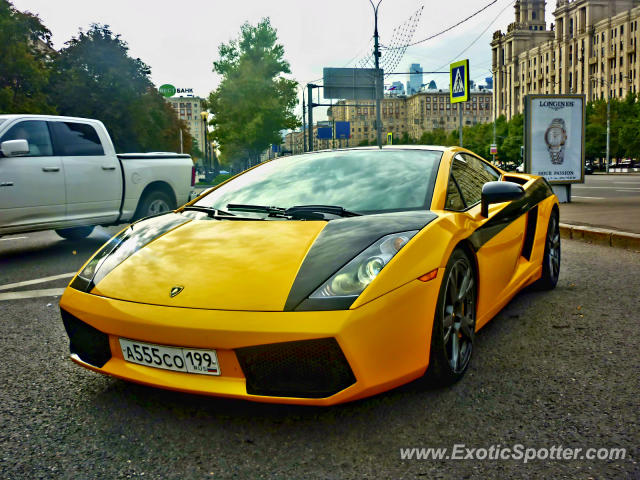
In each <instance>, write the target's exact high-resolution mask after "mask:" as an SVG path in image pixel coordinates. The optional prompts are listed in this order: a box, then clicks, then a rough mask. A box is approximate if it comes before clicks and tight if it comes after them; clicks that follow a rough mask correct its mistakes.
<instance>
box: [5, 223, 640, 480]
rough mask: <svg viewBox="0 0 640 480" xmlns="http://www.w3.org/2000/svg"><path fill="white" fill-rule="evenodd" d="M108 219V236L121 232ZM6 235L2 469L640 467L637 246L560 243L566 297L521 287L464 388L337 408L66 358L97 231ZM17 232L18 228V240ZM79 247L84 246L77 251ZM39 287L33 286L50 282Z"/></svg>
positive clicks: (293, 474) (582, 470)
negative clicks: (201, 389)
mask: <svg viewBox="0 0 640 480" xmlns="http://www.w3.org/2000/svg"><path fill="white" fill-rule="evenodd" d="M110 231H111V230H110ZM17 237H18V236H14V237H4V239H3V241H2V242H0V311H1V312H2V314H1V315H0V351H1V352H2V362H0V385H1V387H0V419H1V422H2V428H1V429H0V478H2V479H36V478H73V479H76V478H83V479H92V478H98V479H115V478H158V479H166V478H239V479H244V478H282V479H287V478H305V479H306V478H314V479H315V478H323V479H341V478H353V479H363V478H366V479H377V478H395V479H400V478H407V479H409V478H446V479H448V478H457V479H459V478H483V479H484V478H554V479H563V478H566V479H574V478H584V479H587V478H607V479H616V478H621V479H622V478H640V463H639V462H640V449H639V445H640V408H639V407H640V400H639V395H638V394H639V393H640V392H639V390H640V382H639V375H638V374H639V373H640V335H639V334H640V331H639V330H640V322H639V321H638V320H639V319H638V311H639V308H640V280H639V277H638V272H640V254H638V253H635V252H630V251H624V250H619V249H614V248H610V247H599V246H594V245H588V244H583V243H578V242H572V241H566V240H565V241H563V267H562V273H561V277H560V282H559V285H558V288H557V289H556V290H554V291H552V292H533V291H526V292H523V293H520V294H519V295H518V296H517V297H516V298H515V299H514V300H512V301H511V303H510V304H509V305H508V306H507V307H506V308H505V309H504V310H503V311H502V312H500V313H499V314H498V316H497V317H496V318H495V319H494V320H493V321H492V322H491V323H490V324H489V325H488V326H487V327H485V328H484V329H483V330H482V331H481V332H480V333H479V335H478V336H477V339H476V348H475V352H474V359H473V360H472V364H471V367H470V370H469V372H468V373H467V375H466V376H465V378H464V379H463V380H462V381H461V382H459V383H458V384H456V385H454V386H453V387H449V388H443V389H424V388H422V387H419V386H418V385H415V384H411V385H409V386H405V387H403V388H400V389H397V390H394V391H392V392H389V393H386V394H382V395H379V396H376V397H373V398H369V399H365V400H362V401H358V402H355V403H351V404H346V405H340V406H337V407H331V408H307V407H295V406H280V405H265V404H256V403H250V402H243V401H231V400H223V399H216V398H209V397H200V396H192V395H185V394H179V393H173V392H168V391H162V390H157V389H153V388H147V387H142V386H137V385H134V384H129V383H126V382H124V381H120V380H116V379H112V378H109V377H104V376H101V375H98V374H95V373H92V372H89V371H87V370H84V369H82V368H81V367H78V366H76V365H75V364H73V363H72V362H71V361H70V360H69V359H68V355H67V354H68V347H67V340H66V335H65V333H64V329H63V326H62V323H61V321H60V318H59V313H58V309H57V298H56V297H53V296H51V295H46V296H37V297H32V298H24V299H18V300H6V299H4V300H3V298H5V297H2V296H1V295H2V294H5V293H7V292H15V291H22V292H25V291H27V292H32V293H29V294H26V295H27V296H28V295H32V294H35V293H33V292H34V290H43V289H44V290H46V289H50V288H60V287H62V286H64V284H65V283H66V282H68V278H66V279H58V280H53V281H51V282H40V283H35V284H29V285H22V286H14V287H9V288H4V289H1V288H2V286H3V285H5V286H6V285H7V284H13V283H17V282H23V281H26V280H33V279H39V278H42V277H48V276H54V275H59V274H64V273H68V272H72V271H73V270H75V269H76V268H78V267H79V266H80V265H81V264H82V262H83V261H84V259H85V258H86V257H87V256H88V255H89V253H90V252H91V251H92V250H94V249H95V248H96V247H97V246H98V244H99V243H100V239H99V238H98V237H97V235H96V234H94V235H92V237H91V238H89V239H87V240H84V241H81V242H68V241H64V240H61V239H58V238H57V237H56V236H55V234H53V233H51V232H44V233H37V234H26V235H24V237H27V238H21V239H16V238H17ZM11 238H14V240H11ZM73 252H75V254H74V253H73ZM36 293H37V292H36ZM455 444H464V445H465V446H466V447H468V448H489V447H490V446H491V445H495V444H500V445H501V446H503V447H505V446H513V445H515V444H522V445H524V446H525V447H528V448H529V447H531V448H551V447H553V446H557V445H562V446H563V447H576V448H584V449H586V448H590V447H595V448H626V449H627V457H626V458H625V459H624V460H616V461H602V460H566V461H560V460H553V461H550V460H533V461H531V462H529V463H527V464H523V462H522V461H519V462H518V461H515V460H458V461H455V460H439V461H434V460H401V459H400V449H401V448H405V447H425V448H428V447H444V448H449V449H451V448H453V446H454V445H455Z"/></svg>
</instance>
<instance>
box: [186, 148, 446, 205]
mask: <svg viewBox="0 0 640 480" xmlns="http://www.w3.org/2000/svg"><path fill="white" fill-rule="evenodd" d="M441 157H442V152H441V151H437V150H401V149H398V150H388V149H383V150H338V151H334V152H322V153H314V154H307V155H299V156H292V157H283V158H279V159H277V160H273V161H271V162H268V163H265V164H264V165H261V166H259V167H257V168H255V169H253V170H251V171H249V172H247V173H245V174H243V175H241V176H240V177H238V178H236V179H235V180H232V181H230V182H228V183H227V184H225V185H223V186H221V187H220V188H218V189H216V190H214V191H213V192H211V193H210V194H209V195H207V196H206V197H204V198H202V199H201V200H199V201H198V202H197V203H196V204H195V205H197V206H202V207H210V208H216V209H223V210H224V209H226V208H227V205H229V204H252V205H265V206H277V207H282V208H289V207H293V206H296V205H336V206H340V207H343V208H344V209H346V210H351V211H354V212H359V213H378V212H386V211H399V210H419V209H428V206H429V204H430V202H431V195H432V193H433V185H434V182H435V177H436V172H437V170H438V165H439V164H440V158H441Z"/></svg>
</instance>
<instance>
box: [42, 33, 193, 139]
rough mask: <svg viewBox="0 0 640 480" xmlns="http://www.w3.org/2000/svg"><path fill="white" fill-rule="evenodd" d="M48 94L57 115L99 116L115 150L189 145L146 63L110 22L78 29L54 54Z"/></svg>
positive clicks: (182, 123) (179, 122)
mask: <svg viewBox="0 0 640 480" xmlns="http://www.w3.org/2000/svg"><path fill="white" fill-rule="evenodd" d="M54 67H55V74H54V75H53V76H52V81H51V85H52V88H51V91H50V98H51V100H52V103H54V104H55V105H56V106H57V108H58V111H59V113H60V114H62V115H72V116H79V117H89V118H97V119H99V120H101V121H102V122H103V123H104V124H105V125H106V127H107V128H108V130H109V133H110V134H111V138H112V140H113V142H114V145H115V147H116V150H117V151H149V150H152V151H158V150H172V151H180V129H182V131H183V150H184V151H185V152H188V151H190V149H191V136H190V135H189V133H188V132H189V130H188V128H187V126H186V125H185V124H184V122H181V121H180V120H179V119H178V118H177V116H176V114H175V112H174V111H173V109H172V108H171V107H170V106H169V105H168V104H167V102H165V101H164V99H163V98H162V97H161V96H160V94H159V93H158V92H157V91H156V89H155V88H154V87H153V84H152V83H151V80H150V79H149V75H150V73H151V71H150V69H149V67H148V66H147V65H146V64H145V63H144V62H143V61H142V60H140V59H139V58H131V57H130V56H129V47H128V45H127V43H126V42H125V41H123V40H122V39H121V37H120V35H117V34H114V33H113V32H112V31H111V30H110V28H109V26H108V25H99V24H93V25H91V27H90V28H89V30H88V31H87V32H83V31H82V30H80V32H79V33H78V35H77V36H76V37H73V38H72V39H71V40H70V41H68V42H67V43H66V47H65V48H64V49H63V50H62V51H61V52H60V54H59V55H58V56H57V58H56V60H55V62H54Z"/></svg>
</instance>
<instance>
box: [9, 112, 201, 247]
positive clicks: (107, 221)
mask: <svg viewBox="0 0 640 480" xmlns="http://www.w3.org/2000/svg"><path fill="white" fill-rule="evenodd" d="M194 182H195V169H194V167H193V162H192V161H191V158H190V157H189V155H181V154H175V153H142V154H134V153H128V154H116V152H115V149H114V147H113V143H112V142H111V138H110V137H109V134H108V133H107V129H106V128H105V126H104V125H103V124H102V122H100V121H98V120H92V119H87V118H72V117H59V116H51V115H0V236H2V235H5V234H10V233H19V232H28V231H36V230H47V229H55V231H56V232H57V233H58V234H59V235H60V236H61V237H64V238H69V239H78V238H84V237H86V236H88V235H89V234H90V233H91V232H92V230H93V228H94V226H95V225H113V224H118V223H125V222H130V221H133V220H136V219H138V218H142V217H146V216H149V215H154V214H157V213H161V212H163V211H167V210H171V209H174V208H176V207H178V206H180V205H182V204H184V203H186V202H187V201H189V200H190V199H191V194H192V190H193V188H192V187H193V185H194Z"/></svg>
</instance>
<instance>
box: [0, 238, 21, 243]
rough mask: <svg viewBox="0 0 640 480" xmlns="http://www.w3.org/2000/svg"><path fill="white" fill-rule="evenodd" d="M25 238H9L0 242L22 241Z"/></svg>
mask: <svg viewBox="0 0 640 480" xmlns="http://www.w3.org/2000/svg"><path fill="white" fill-rule="evenodd" d="M23 238H27V237H11V238H0V242H10V241H11V240H22V239H23Z"/></svg>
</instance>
